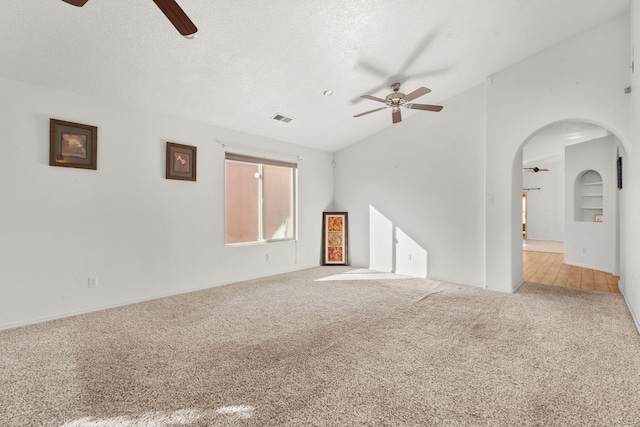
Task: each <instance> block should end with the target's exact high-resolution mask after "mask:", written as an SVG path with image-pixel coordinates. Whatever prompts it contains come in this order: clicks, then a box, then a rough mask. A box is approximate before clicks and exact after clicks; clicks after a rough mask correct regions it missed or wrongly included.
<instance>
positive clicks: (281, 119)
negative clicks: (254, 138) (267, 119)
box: [272, 114, 293, 123]
mask: <svg viewBox="0 0 640 427" xmlns="http://www.w3.org/2000/svg"><path fill="white" fill-rule="evenodd" d="M272 119H273V120H278V121H279V122H285V123H289V122H290V121H292V120H293V117H287V116H285V115H284V114H276V115H275V116H273V117H272Z"/></svg>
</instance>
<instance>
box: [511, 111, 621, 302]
mask: <svg viewBox="0 0 640 427" xmlns="http://www.w3.org/2000/svg"><path fill="white" fill-rule="evenodd" d="M520 154H521V157H522V161H521V166H522V181H521V183H522V191H521V192H520V191H519V194H522V197H523V203H522V206H523V214H522V218H523V225H522V234H523V245H522V259H523V279H524V280H525V281H528V282H533V283H541V284H545V285H555V286H563V287H573V288H581V289H588V290H596V291H603V292H619V289H618V286H617V283H618V280H619V277H617V276H618V275H619V271H620V249H619V248H620V210H619V206H620V201H619V192H618V191H617V186H618V180H617V164H618V162H617V160H618V158H620V157H624V155H625V154H626V153H625V151H624V147H623V144H622V143H621V141H620V140H619V139H618V138H617V137H616V136H615V135H614V134H613V133H612V132H610V131H609V130H608V129H606V128H605V127H603V126H601V125H599V124H594V123H591V122H588V121H584V120H563V121H558V122H554V123H551V124H549V125H546V126H544V127H542V128H540V129H539V130H538V131H536V132H534V133H533V134H532V135H531V136H530V137H529V138H528V139H527V140H526V141H525V142H524V143H523V144H522V146H521V148H520V153H519V155H520ZM516 163H518V161H516ZM525 200H526V203H525Z"/></svg>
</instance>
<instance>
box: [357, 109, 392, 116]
mask: <svg viewBox="0 0 640 427" xmlns="http://www.w3.org/2000/svg"><path fill="white" fill-rule="evenodd" d="M386 108H387V107H380V108H376V109H375V110H371V111H365V112H364V113H360V114H356V115H355V116H353V117H360V116H364V115H366V114H371V113H375V112H376V111H380V110H385V109H386Z"/></svg>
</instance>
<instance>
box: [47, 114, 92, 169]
mask: <svg viewBox="0 0 640 427" xmlns="http://www.w3.org/2000/svg"><path fill="white" fill-rule="evenodd" d="M49 126H50V131H49V165H50V166H63V167H67V168H80V169H98V128H97V127H96V126H90V125H84V124H81V123H73V122H66V121H64V120H57V119H51V120H50V121H49Z"/></svg>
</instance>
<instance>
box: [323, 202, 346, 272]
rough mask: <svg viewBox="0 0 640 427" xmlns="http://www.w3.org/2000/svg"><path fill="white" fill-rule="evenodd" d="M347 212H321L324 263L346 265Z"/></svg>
mask: <svg viewBox="0 0 640 427" xmlns="http://www.w3.org/2000/svg"><path fill="white" fill-rule="evenodd" d="M347 232H348V213H347V212H323V213H322V253H323V258H324V259H323V264H324V265H347V261H348V258H347V254H348V250H347V249H348V247H347V235H348V234H347Z"/></svg>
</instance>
